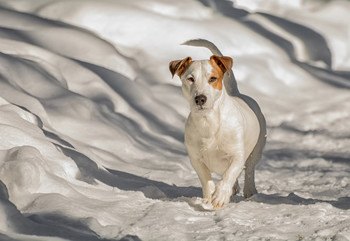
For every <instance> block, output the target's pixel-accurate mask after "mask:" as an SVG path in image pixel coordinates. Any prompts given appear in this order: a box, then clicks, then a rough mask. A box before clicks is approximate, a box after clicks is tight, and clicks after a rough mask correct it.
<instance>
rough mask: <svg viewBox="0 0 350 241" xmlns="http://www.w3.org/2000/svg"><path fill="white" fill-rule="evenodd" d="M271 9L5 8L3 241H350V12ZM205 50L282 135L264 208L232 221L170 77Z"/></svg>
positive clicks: (271, 133)
mask: <svg viewBox="0 0 350 241" xmlns="http://www.w3.org/2000/svg"><path fill="white" fill-rule="evenodd" d="M266 2H267V1H263V0H239V1H237V2H235V3H234V5H233V3H232V2H229V1H224V0H216V1H210V0H200V1H195V0H177V1H171V0H150V1H142V0H132V1H130V0H118V1H108V0H103V1H83V0H74V1H71V0H69V1H68V0H67V1H63V0H55V1H49V0H45V1H44V0H32V1H27V0H15V1H14V0H0V180H1V181H0V240H57V241H58V240H60V241H61V240H350V185H349V183H350V175H349V173H350V165H349V164H350V159H349V158H350V129H349V126H350V94H349V88H350V40H349V39H350V38H349V37H350V17H349V16H350V2H348V1H311V0H309V1H302V0H299V1H297V0H295V1H282V0H273V1H268V2H269V4H267V3H266ZM193 38H204V39H208V40H210V41H212V42H214V43H215V44H216V45H217V46H218V47H219V48H220V49H221V51H222V52H223V53H224V54H225V55H228V56H231V57H233V59H234V67H233V70H234V73H235V75H236V78H237V80H238V82H239V83H238V84H239V87H240V90H241V92H242V93H245V94H248V95H251V96H253V97H254V98H255V99H256V100H257V101H258V102H259V104H260V106H261V107H262V110H263V112H264V113H265V116H266V119H267V122H268V144H267V146H266V148H265V151H264V154H263V159H262V160H261V162H260V164H259V166H258V167H257V171H256V184H257V189H258V192H259V194H257V195H255V196H253V197H252V198H251V199H250V200H243V198H242V193H240V194H238V195H237V196H235V197H234V198H233V199H232V201H231V203H230V204H228V205H227V207H225V208H224V209H219V210H218V211H205V210H203V208H202V206H201V205H200V199H199V197H200V196H201V188H200V183H199V180H198V178H197V176H196V173H195V172H194V170H193V169H192V167H191V166H190V163H189V159H188V157H187V154H186V149H185V147H184V144H183V134H184V123H185V120H186V117H187V115H188V111H189V109H188V106H187V103H186V101H185V100H184V98H183V97H182V94H181V89H180V87H179V86H180V81H179V80H178V79H177V78H174V79H171V75H170V73H169V72H168V62H169V61H170V60H174V59H181V58H184V57H187V56H191V57H192V58H194V59H203V58H208V57H209V56H210V53H209V51H208V50H206V49H204V48H195V47H189V46H182V45H180V44H181V43H182V42H184V41H186V40H188V39H193ZM240 181H242V180H241V179H240Z"/></svg>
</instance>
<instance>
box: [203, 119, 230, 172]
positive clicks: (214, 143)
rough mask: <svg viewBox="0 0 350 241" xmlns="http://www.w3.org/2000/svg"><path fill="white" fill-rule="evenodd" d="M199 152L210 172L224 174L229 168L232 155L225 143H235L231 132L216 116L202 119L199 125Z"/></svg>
mask: <svg viewBox="0 0 350 241" xmlns="http://www.w3.org/2000/svg"><path fill="white" fill-rule="evenodd" d="M197 131H198V132H197V133H198V136H197V137H198V142H199V143H198V144H199V149H200V150H199V152H200V153H201V160H202V161H203V162H204V163H205V165H206V166H207V167H208V168H209V170H210V171H212V172H215V173H217V174H223V173H224V172H225V170H226V169H227V167H228V166H229V158H230V156H231V155H230V153H229V149H228V148H227V147H228V145H227V143H226V144H225V142H227V141H228V142H230V145H229V146H231V145H232V143H233V142H234V139H233V138H232V136H231V134H232V133H231V132H230V131H229V130H228V129H226V128H225V125H224V124H223V123H220V119H219V118H216V116H212V117H211V118H206V119H202V120H201V121H200V122H199V123H197Z"/></svg>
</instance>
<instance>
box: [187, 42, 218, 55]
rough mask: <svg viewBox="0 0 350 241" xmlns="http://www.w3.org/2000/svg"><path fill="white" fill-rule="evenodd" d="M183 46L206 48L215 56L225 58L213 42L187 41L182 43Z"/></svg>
mask: <svg viewBox="0 0 350 241" xmlns="http://www.w3.org/2000/svg"><path fill="white" fill-rule="evenodd" d="M182 45H189V46H197V47H205V48H208V49H209V50H210V51H211V52H212V53H213V54H214V55H217V56H219V57H222V56H223V54H222V53H221V51H220V50H219V49H218V47H216V46H215V44H213V43H212V42H210V41H208V40H205V39H191V40H187V41H186V42H184V43H182Z"/></svg>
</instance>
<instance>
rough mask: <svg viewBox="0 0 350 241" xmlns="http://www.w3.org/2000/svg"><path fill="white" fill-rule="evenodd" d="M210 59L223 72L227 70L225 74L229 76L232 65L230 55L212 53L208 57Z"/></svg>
mask: <svg viewBox="0 0 350 241" xmlns="http://www.w3.org/2000/svg"><path fill="white" fill-rule="evenodd" d="M210 60H211V61H214V62H215V63H216V64H217V65H218V66H219V68H220V69H221V70H222V72H223V73H225V72H227V74H228V75H229V76H230V70H231V68H232V66H233V59H232V58H231V57H227V56H222V57H219V56H216V55H212V56H211V57H210Z"/></svg>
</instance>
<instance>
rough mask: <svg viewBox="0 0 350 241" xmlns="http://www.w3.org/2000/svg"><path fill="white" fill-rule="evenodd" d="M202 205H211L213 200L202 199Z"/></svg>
mask: <svg viewBox="0 0 350 241" xmlns="http://www.w3.org/2000/svg"><path fill="white" fill-rule="evenodd" d="M202 203H203V204H209V203H211V198H203V199H202Z"/></svg>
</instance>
